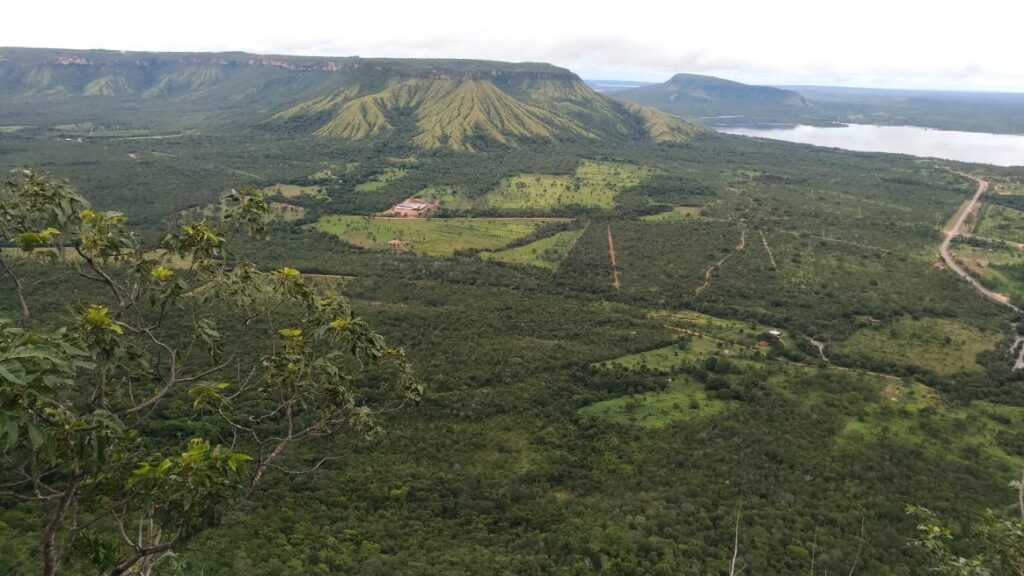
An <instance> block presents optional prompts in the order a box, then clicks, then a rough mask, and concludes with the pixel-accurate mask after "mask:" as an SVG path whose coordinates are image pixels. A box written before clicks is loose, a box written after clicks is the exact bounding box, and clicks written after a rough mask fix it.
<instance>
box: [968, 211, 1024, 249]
mask: <svg viewBox="0 0 1024 576" xmlns="http://www.w3.org/2000/svg"><path fill="white" fill-rule="evenodd" d="M975 234H977V235H978V236H987V237H989V238H997V239H999V240H1009V241H1010V242H1024V212H1021V211H1020V210H1014V209H1013V208H1008V207H1006V206H1000V205H998V204H986V205H985V206H984V207H983V208H982V217H981V222H979V223H978V226H977V229H976V230H975Z"/></svg>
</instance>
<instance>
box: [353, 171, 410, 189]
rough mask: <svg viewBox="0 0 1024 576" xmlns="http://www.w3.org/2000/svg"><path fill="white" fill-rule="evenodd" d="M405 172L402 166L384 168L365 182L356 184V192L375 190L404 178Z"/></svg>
mask: <svg viewBox="0 0 1024 576" xmlns="http://www.w3.org/2000/svg"><path fill="white" fill-rule="evenodd" d="M405 174H406V171H405V169H404V168H390V167H389V168H385V169H384V171H383V172H381V173H380V174H377V175H376V176H374V177H373V178H371V179H369V180H367V181H366V182H363V183H361V184H357V185H356V192H376V191H377V190H381V189H382V188H384V187H385V186H387V185H388V184H390V183H392V182H394V181H395V180H398V179H399V178H404V177H405Z"/></svg>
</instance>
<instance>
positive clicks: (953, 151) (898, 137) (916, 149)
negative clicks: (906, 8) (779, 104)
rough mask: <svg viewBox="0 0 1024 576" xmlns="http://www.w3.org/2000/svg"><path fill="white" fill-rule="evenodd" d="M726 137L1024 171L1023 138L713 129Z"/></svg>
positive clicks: (924, 131)
mask: <svg viewBox="0 0 1024 576" xmlns="http://www.w3.org/2000/svg"><path fill="white" fill-rule="evenodd" d="M715 129H716V130H718V131H719V132H724V133H726V134H740V135H743V136H756V137H760V138H771V139H774V140H785V141H787V142H798V143H801V144H814V145H815V146H828V147H831V148H842V149H844V150H856V151H859V152H892V153H896V154H909V155H911V156H921V157H923V158H942V159H944V160H957V161H960V162H978V163H981V164H994V165H996V166H1024V136H1017V135H1013V134H985V133H982V132H955V131H952V130H935V129H932V128H919V127H917V126H875V125H873V124H848V125H845V126H839V127H826V128H822V127H818V126H804V125H799V126H786V127H779V126H772V127H744V126H716V127H715Z"/></svg>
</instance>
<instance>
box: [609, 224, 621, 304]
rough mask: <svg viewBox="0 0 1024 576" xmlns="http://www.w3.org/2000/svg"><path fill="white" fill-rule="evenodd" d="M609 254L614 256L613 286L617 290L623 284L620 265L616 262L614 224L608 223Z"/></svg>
mask: <svg viewBox="0 0 1024 576" xmlns="http://www.w3.org/2000/svg"><path fill="white" fill-rule="evenodd" d="M608 255H609V256H611V258H612V288H615V290H616V291H618V289H619V288H620V287H621V286H622V284H621V283H620V282H619V265H618V264H616V263H615V242H613V241H612V225H611V224H609V225H608Z"/></svg>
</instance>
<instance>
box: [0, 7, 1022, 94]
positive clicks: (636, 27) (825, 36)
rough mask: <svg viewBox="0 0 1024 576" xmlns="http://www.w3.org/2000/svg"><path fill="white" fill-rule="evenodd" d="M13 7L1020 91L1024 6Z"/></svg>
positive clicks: (298, 48)
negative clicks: (1020, 28)
mask: <svg viewBox="0 0 1024 576" xmlns="http://www.w3.org/2000/svg"><path fill="white" fill-rule="evenodd" d="M10 4H11V5H8V6H5V7H4V12H5V15H4V20H5V26H4V27H3V29H2V31H0V45H8V46H51V47H67V48H110V49H133V50H182V51H184V50H195V51H206V50H245V51H254V52H264V53H290V54H312V55H352V54H358V55H361V56H364V57H372V56H394V57H436V58H444V57H458V58H487V59H496V60H516V61H521V60H533V61H549V62H553V63H555V64H558V65H561V66H566V67H568V68H571V69H573V70H574V71H576V72H577V73H579V74H580V75H582V76H584V77H590V78H599V77H603V78H619V79H641V80H662V79H664V78H667V77H668V76H670V75H671V74H673V73H675V72H697V73H710V74H718V75H723V76H727V77H732V78H735V79H738V80H743V81H750V82H762V83H774V84H801V83H841V84H860V85H874V86H893V87H934V88H945V89H949V88H961V89H999V90H1016V91H1022V92H1024V65H1022V64H1021V63H1020V61H1019V59H1018V54H1019V53H1020V51H1019V48H1018V47H1017V46H1016V43H1017V42H1016V38H1017V30H1016V28H1017V26H1018V23H1019V22H1020V21H1021V17H1022V16H1024V5H1019V4H1017V3H1011V2H1006V1H1005V0H975V1H973V2H971V3H970V4H969V5H968V4H964V3H952V2H947V1H944V0H940V1H938V2H921V1H910V0H904V1H902V2H900V1H898V0H862V1H860V2H858V3H850V2H844V3H838V2H827V1H821V0H816V1H809V0H781V1H775V2H764V1H756V2H739V1H736V0H720V1H718V2H715V3H712V2H699V3H698V2H676V3H669V2H665V1H663V0H661V1H658V2H655V1H653V0H632V1H630V2H625V3H621V2H620V3H615V4H612V3H607V4H603V3H595V2H553V1H551V0H547V1H541V0H522V1H520V2H516V3H511V2H508V3H481V2H469V1H467V0H438V1H435V2H424V1H423V0H418V1H415V2H412V1H407V0H393V1H391V2H379V1H377V2H336V1H335V2H316V1H311V0H292V1H290V2H261V1H255V2H246V3H241V2H230V3H229V2H216V1H211V0H205V1H198V0H179V1H178V2H175V3H164V4H160V5H159V6H160V8H159V9H158V8H156V7H155V5H154V4H147V3H140V2H137V1H133V2H127V1H122V0H114V1H108V2H96V1H94V2H82V1H81V0H36V1H33V2H12V3H10ZM10 24H13V25H10Z"/></svg>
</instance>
